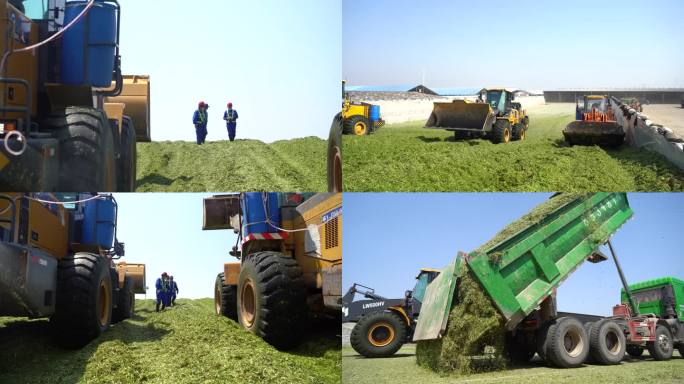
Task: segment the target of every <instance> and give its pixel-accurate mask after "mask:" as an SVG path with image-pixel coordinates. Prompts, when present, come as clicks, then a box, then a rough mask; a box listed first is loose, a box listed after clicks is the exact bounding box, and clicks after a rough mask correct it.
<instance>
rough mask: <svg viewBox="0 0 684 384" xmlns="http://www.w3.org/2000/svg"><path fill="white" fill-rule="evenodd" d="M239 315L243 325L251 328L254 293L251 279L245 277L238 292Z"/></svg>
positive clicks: (253, 316) (254, 300)
mask: <svg viewBox="0 0 684 384" xmlns="http://www.w3.org/2000/svg"><path fill="white" fill-rule="evenodd" d="M240 317H241V318H242V324H244V326H245V327H247V328H251V327H252V325H254V318H255V317H256V294H255V291H254V284H253V283H252V280H250V279H247V280H245V282H244V283H243V284H242V290H241V292H240Z"/></svg>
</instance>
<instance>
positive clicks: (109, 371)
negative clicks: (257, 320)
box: [0, 299, 341, 383]
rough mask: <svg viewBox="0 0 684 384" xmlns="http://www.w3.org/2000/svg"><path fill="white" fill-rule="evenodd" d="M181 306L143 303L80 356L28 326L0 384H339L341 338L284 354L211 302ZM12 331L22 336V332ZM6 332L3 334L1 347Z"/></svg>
mask: <svg viewBox="0 0 684 384" xmlns="http://www.w3.org/2000/svg"><path fill="white" fill-rule="evenodd" d="M178 304H179V305H178V306H176V307H174V308H171V309H168V310H166V311H163V312H161V313H156V312H155V311H154V303H153V302H152V301H151V300H146V301H138V302H137V303H136V306H137V308H136V316H135V317H134V318H133V319H129V320H126V321H124V322H122V323H119V324H116V325H114V326H112V327H111V329H110V330H108V331H107V332H106V333H105V334H103V335H102V336H101V337H100V338H99V339H97V340H96V341H94V342H92V343H90V344H89V345H87V346H86V347H85V348H83V349H81V350H76V351H69V350H62V349H59V348H57V347H55V346H54V345H53V344H52V343H50V340H49V339H50V338H49V331H48V328H49V326H48V324H47V321H44V320H41V321H34V322H28V321H25V320H22V321H21V323H22V325H21V329H22V331H21V332H22V336H26V337H22V338H20V340H19V341H17V340H14V341H11V342H7V343H5V342H3V344H2V345H1V346H2V350H1V351H0V357H2V359H0V361H2V363H0V364H3V365H2V368H3V369H2V370H1V371H0V372H1V373H0V382H3V383H4V382H8V383H9V382H11V383H24V382H25V383H143V382H144V383H169V382H175V383H197V382H206V383H231V382H273V383H335V382H339V377H340V374H341V371H340V369H341V368H340V367H341V355H340V346H339V338H335V337H324V336H319V335H315V336H313V337H312V338H310V339H308V340H305V341H304V344H303V345H302V346H301V347H299V348H297V349H295V350H293V351H289V352H281V351H278V350H276V349H274V348H273V347H271V346H270V345H268V344H267V343H265V342H264V341H263V340H261V339H260V338H258V337H256V336H254V335H252V334H250V333H247V332H245V331H244V330H242V329H241V328H240V327H239V326H238V325H237V324H236V323H235V322H234V321H232V320H229V319H227V318H226V317H220V316H216V315H215V314H214V313H213V300H211V299H201V300H179V301H178ZM336 330H337V328H336ZM11 331H12V332H14V334H16V332H17V329H16V328H12V329H11ZM5 332H6V330H5V329H3V328H0V341H2V340H4V337H3V336H6V334H5ZM36 335H37V336H36ZM22 340H25V341H22ZM37 366H40V367H41V368H40V369H36V368H35V367H37Z"/></svg>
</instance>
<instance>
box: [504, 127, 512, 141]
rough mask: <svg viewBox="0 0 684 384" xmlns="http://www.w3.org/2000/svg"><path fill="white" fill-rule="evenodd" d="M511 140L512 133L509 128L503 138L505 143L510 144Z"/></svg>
mask: <svg viewBox="0 0 684 384" xmlns="http://www.w3.org/2000/svg"><path fill="white" fill-rule="evenodd" d="M510 140H511V132H510V131H509V130H508V128H505V129H504V137H503V142H504V143H508V142H509V141H510Z"/></svg>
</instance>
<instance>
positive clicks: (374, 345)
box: [349, 311, 406, 357]
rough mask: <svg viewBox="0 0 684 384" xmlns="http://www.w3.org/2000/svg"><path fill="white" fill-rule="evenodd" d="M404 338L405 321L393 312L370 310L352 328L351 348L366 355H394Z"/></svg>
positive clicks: (402, 343)
mask: <svg viewBox="0 0 684 384" xmlns="http://www.w3.org/2000/svg"><path fill="white" fill-rule="evenodd" d="M405 340H406V323H405V322H404V320H403V319H402V318H401V317H399V315H397V314H396V313H394V312H390V311H383V312H371V313H369V314H367V315H365V316H363V317H362V318H361V319H360V320H359V322H358V323H356V325H354V329H352V333H351V336H350V338H349V341H350V342H351V346H352V348H354V350H355V351H356V352H358V353H359V354H360V355H363V356H366V357H388V356H392V355H394V354H395V353H396V352H397V351H398V350H399V349H400V348H401V346H402V345H404V341H405Z"/></svg>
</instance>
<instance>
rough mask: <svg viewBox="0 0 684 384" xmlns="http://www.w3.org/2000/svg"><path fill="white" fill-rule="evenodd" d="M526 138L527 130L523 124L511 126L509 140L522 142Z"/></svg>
mask: <svg viewBox="0 0 684 384" xmlns="http://www.w3.org/2000/svg"><path fill="white" fill-rule="evenodd" d="M526 137H527V128H525V125H524V124H523V123H520V124H516V125H514V126H513V135H512V137H511V139H512V140H513V141H518V140H519V141H523V140H525V138H526Z"/></svg>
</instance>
